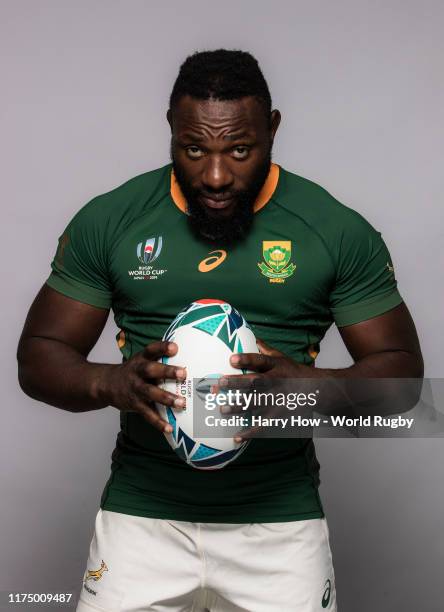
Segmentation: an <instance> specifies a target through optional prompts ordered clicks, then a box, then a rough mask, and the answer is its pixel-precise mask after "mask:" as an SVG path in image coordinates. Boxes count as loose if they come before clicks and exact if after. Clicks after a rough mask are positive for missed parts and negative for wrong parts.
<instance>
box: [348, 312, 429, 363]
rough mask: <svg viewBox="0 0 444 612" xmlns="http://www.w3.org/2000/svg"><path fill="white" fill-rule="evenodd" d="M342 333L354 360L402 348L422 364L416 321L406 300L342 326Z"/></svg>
mask: <svg viewBox="0 0 444 612" xmlns="http://www.w3.org/2000/svg"><path fill="white" fill-rule="evenodd" d="M339 333H340V334H341V337H342V339H343V341H344V343H345V345H346V347H347V349H348V351H349V353H350V355H351V356H352V358H353V359H354V361H359V360H360V359H363V358H364V357H367V356H369V355H373V354H375V353H382V352H386V351H403V352H406V353H409V354H411V355H412V356H413V357H414V358H416V360H417V361H418V365H419V364H420V365H421V367H422V356H421V349H420V345H419V340H418V336H417V333H416V329H415V325H414V323H413V320H412V317H411V316H410V313H409V311H408V308H407V306H406V305H405V304H404V303H402V304H400V305H399V306H396V307H395V308H393V309H392V310H389V311H388V312H385V313H384V314H382V315H379V316H377V317H373V318H372V319H369V320H367V321H362V322H361V323H356V324H355V325H347V326H345V327H340V328H339Z"/></svg>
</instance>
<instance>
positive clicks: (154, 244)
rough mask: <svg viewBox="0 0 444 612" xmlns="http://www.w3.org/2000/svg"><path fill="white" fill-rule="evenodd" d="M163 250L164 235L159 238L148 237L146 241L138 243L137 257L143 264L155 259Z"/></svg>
mask: <svg viewBox="0 0 444 612" xmlns="http://www.w3.org/2000/svg"><path fill="white" fill-rule="evenodd" d="M161 250H162V236H159V237H158V238H148V239H147V240H146V241H145V243H143V242H139V244H138V245H137V257H138V259H139V261H140V262H141V263H143V264H145V265H146V264H149V263H152V262H153V261H155V260H156V259H157V258H158V257H159V255H160V252H161Z"/></svg>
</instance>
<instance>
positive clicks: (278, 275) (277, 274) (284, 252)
mask: <svg viewBox="0 0 444 612" xmlns="http://www.w3.org/2000/svg"><path fill="white" fill-rule="evenodd" d="M262 255H263V258H264V261H263V262H261V263H258V264H257V265H258V266H259V270H260V271H261V273H262V274H263V275H264V276H266V277H267V278H268V279H269V281H270V283H284V282H285V279H286V278H288V277H289V276H291V275H292V274H293V272H294V271H295V270H296V264H294V263H290V259H291V240H280V241H274V240H264V241H263V242H262Z"/></svg>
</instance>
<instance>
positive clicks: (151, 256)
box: [128, 236, 167, 280]
mask: <svg viewBox="0 0 444 612" xmlns="http://www.w3.org/2000/svg"><path fill="white" fill-rule="evenodd" d="M162 246H163V240H162V236H157V238H147V239H146V240H142V242H139V244H138V245H137V248H136V255H137V259H138V260H139V261H140V263H141V264H142V265H141V266H139V267H138V268H137V269H135V270H128V274H129V275H130V276H131V277H132V278H133V279H134V280H157V279H158V278H160V277H161V276H162V275H163V274H165V272H166V271H167V270H166V269H162V268H155V267H154V266H152V265H151V264H152V263H153V262H155V261H156V259H157V258H158V257H159V256H160V253H161V252H162Z"/></svg>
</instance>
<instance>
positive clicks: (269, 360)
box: [230, 353, 275, 372]
mask: <svg viewBox="0 0 444 612" xmlns="http://www.w3.org/2000/svg"><path fill="white" fill-rule="evenodd" d="M274 359H275V358H274V357H270V356H269V355H261V354H257V353H237V354H236V355H231V357H230V363H231V365H232V366H233V367H234V368H239V369H242V370H253V371H254V372H268V370H271V368H273V367H274V365H275V364H274Z"/></svg>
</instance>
